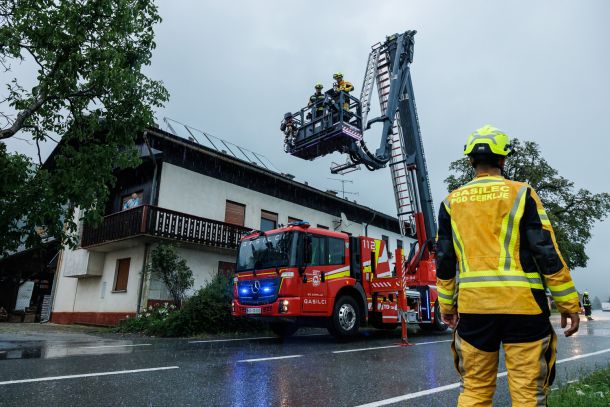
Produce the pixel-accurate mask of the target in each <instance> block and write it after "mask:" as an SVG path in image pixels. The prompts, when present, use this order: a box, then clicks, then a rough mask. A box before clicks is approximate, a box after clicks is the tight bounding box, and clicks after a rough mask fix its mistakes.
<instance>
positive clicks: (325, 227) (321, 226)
mask: <svg viewBox="0 0 610 407" xmlns="http://www.w3.org/2000/svg"><path fill="white" fill-rule="evenodd" d="M318 227H319V228H320V229H326V230H328V226H324V225H318Z"/></svg>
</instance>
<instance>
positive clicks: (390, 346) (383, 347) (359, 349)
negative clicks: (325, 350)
mask: <svg viewBox="0 0 610 407" xmlns="http://www.w3.org/2000/svg"><path fill="white" fill-rule="evenodd" d="M399 347H400V345H388V346H375V347H373V348H358V349H344V350H336V351H333V353H348V352H362V351H365V350H375V349H389V348H399Z"/></svg>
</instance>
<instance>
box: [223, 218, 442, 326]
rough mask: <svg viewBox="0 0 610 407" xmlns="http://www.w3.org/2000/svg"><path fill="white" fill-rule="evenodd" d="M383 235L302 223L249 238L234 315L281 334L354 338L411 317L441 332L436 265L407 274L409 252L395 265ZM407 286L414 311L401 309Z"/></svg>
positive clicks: (240, 264) (398, 257) (244, 242)
mask: <svg viewBox="0 0 610 407" xmlns="http://www.w3.org/2000/svg"><path fill="white" fill-rule="evenodd" d="M389 257H390V253H389V252H388V251H387V250H386V247H385V242H384V241H383V240H378V239H373V238H370V237H365V236H361V237H352V236H349V235H347V234H346V233H341V232H333V231H329V230H326V229H319V228H313V227H310V226H309V224H307V223H306V222H297V223H293V224H290V225H288V226H287V227H284V228H279V229H275V230H271V231H267V232H256V233H253V234H251V235H249V236H246V237H245V238H244V239H243V240H242V242H241V244H240V247H239V253H238V257H237V267H236V277H235V284H234V298H235V299H234V300H233V315H235V316H238V317H256V318H262V319H264V320H267V321H268V322H270V327H271V329H272V330H273V331H274V332H275V333H276V334H278V335H280V336H287V335H291V334H293V333H294V332H295V331H296V330H297V329H298V327H299V326H304V325H305V326H319V327H327V328H328V330H329V331H330V333H331V334H333V335H334V336H337V337H349V336H353V335H355V334H356V333H357V332H358V329H359V327H361V326H363V325H365V324H366V323H368V324H369V325H372V326H374V327H376V328H380V329H393V328H396V327H397V326H398V324H399V323H400V322H401V321H402V320H403V319H405V320H406V322H411V323H420V324H421V326H422V327H424V328H430V329H441V330H444V329H445V326H444V325H443V324H442V322H441V321H440V319H439V315H438V311H437V310H438V308H437V306H436V299H437V294H436V290H435V289H434V286H433V284H434V283H435V278H436V277H435V273H434V269H428V270H424V268H423V267H419V269H418V271H417V273H416V274H411V275H405V274H403V270H404V268H403V265H402V259H403V253H402V250H401V249H398V250H396V252H395V254H394V255H393V258H394V259H395V260H396V261H395V262H391V261H390V259H389ZM403 277H404V278H405V282H406V285H410V284H412V283H415V282H417V284H418V285H412V286H411V287H410V288H408V289H406V290H404V291H405V292H404V294H405V295H406V301H407V304H406V305H407V306H408V309H407V310H406V312H401V311H402V309H404V307H400V306H399V298H400V295H399V294H401V293H402V292H403V287H404V285H403V281H402V278H403Z"/></svg>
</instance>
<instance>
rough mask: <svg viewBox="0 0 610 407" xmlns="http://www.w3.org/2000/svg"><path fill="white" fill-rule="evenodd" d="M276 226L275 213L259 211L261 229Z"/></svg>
mask: <svg viewBox="0 0 610 407" xmlns="http://www.w3.org/2000/svg"><path fill="white" fill-rule="evenodd" d="M276 227H277V213H273V212H269V211H265V210H262V211H261V230H262V231H263V232H265V231H267V230H271V229H275V228H276Z"/></svg>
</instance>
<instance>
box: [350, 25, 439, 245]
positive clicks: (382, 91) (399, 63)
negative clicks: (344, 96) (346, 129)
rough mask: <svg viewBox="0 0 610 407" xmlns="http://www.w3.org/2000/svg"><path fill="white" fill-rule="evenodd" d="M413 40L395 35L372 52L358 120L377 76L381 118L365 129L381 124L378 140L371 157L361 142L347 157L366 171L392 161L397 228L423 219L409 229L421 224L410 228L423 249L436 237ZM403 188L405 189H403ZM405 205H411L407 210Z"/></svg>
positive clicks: (407, 35) (410, 35) (409, 33)
mask: <svg viewBox="0 0 610 407" xmlns="http://www.w3.org/2000/svg"><path fill="white" fill-rule="evenodd" d="M415 34H416V31H406V32H404V33H402V34H395V35H392V36H390V37H388V39H387V40H386V42H385V43H384V44H382V45H381V44H380V45H378V46H377V47H374V48H373V51H372V52H371V56H370V57H369V62H368V66H367V71H366V76H365V79H364V84H363V89H362V96H361V103H362V109H363V113H362V115H363V120H366V117H367V114H368V111H369V109H370V99H371V95H372V87H373V85H374V82H375V81H374V80H371V77H370V76H371V75H375V77H376V79H377V87H378V90H379V98H380V103H381V106H382V115H381V116H380V117H377V118H374V119H371V120H369V121H368V122H367V124H366V128H367V129H370V128H371V126H372V125H373V124H375V123H379V122H381V123H383V130H382V132H381V140H380V144H379V148H378V149H377V151H376V152H375V154H374V155H373V154H372V153H371V152H370V151H369V150H368V148H367V147H366V145H365V143H364V140H361V141H360V142H358V143H354V145H353V146H352V149H351V151H349V155H350V158H351V160H352V163H351V165H352V166H355V165H357V164H364V165H365V166H366V167H367V168H368V169H369V170H376V169H379V168H383V167H385V166H386V165H387V164H388V162H390V161H391V162H390V166H391V168H392V176H393V181H394V189H395V194H396V200H397V206H398V212H399V213H398V215H399V218H401V227H402V228H403V231H404V223H406V222H407V221H405V218H410V219H413V218H414V217H416V216H417V214H421V216H420V218H421V219H418V221H415V222H412V223H416V224H417V223H419V225H413V226H416V227H417V229H419V230H418V233H417V235H418V237H419V238H420V243H423V241H424V240H426V239H430V238H433V237H434V236H435V235H436V222H435V216H434V209H433V204H432V194H431V192H430V182H429V179H428V168H427V165H426V158H425V155H424V148H423V143H422V139H421V132H420V129H419V121H418V118H417V109H416V107H415V97H414V94H413V84H412V82H411V71H410V68H409V66H410V64H411V63H412V62H413V50H414V36H415ZM373 79H374V77H373ZM387 82H389V83H387ZM388 88H389V92H388ZM384 107H385V109H383V108H384ZM399 147H400V153H399V154H393V153H392V151H398V149H399ZM401 169H402V171H401ZM397 178H400V179H397ZM401 185H406V186H407V187H405V189H401V188H400V186H401ZM406 200H409V201H410V202H409V203H408V204H407V203H406V202H405V201H406ZM422 223H423V224H422ZM424 233H425V234H424Z"/></svg>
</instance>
